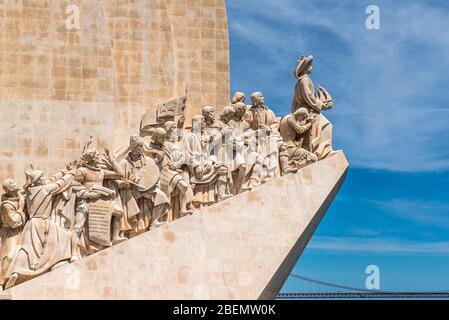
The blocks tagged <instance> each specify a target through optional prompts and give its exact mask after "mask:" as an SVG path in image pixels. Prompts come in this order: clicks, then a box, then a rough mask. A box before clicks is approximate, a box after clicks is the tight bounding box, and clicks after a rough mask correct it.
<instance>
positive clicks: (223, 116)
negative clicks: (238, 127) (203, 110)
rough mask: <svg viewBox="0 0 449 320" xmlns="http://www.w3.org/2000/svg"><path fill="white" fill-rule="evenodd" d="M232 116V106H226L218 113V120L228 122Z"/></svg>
mask: <svg viewBox="0 0 449 320" xmlns="http://www.w3.org/2000/svg"><path fill="white" fill-rule="evenodd" d="M233 117H234V108H233V107H231V106H226V107H224V108H223V110H222V111H221V113H220V120H221V121H223V122H224V123H228V122H229V121H231V119H232V118H233Z"/></svg>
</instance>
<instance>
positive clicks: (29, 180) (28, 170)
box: [24, 165, 50, 189]
mask: <svg viewBox="0 0 449 320" xmlns="http://www.w3.org/2000/svg"><path fill="white" fill-rule="evenodd" d="M25 176H26V184H25V186H24V189H27V188H29V187H32V186H44V185H46V184H48V183H50V179H48V178H47V177H46V176H45V175H44V171H42V170H35V169H34V168H33V166H32V165H28V166H26V167H25Z"/></svg>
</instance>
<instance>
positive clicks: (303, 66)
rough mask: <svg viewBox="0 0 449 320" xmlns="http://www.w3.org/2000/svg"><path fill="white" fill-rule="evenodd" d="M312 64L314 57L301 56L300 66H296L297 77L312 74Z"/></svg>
mask: <svg viewBox="0 0 449 320" xmlns="http://www.w3.org/2000/svg"><path fill="white" fill-rule="evenodd" d="M312 63H313V56H312V55H310V56H307V57H305V56H301V57H300V58H299V59H298V64H297V65H296V69H295V77H296V78H299V77H301V76H303V75H305V74H311V73H312V70H313V67H312Z"/></svg>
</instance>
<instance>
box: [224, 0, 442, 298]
mask: <svg viewBox="0 0 449 320" xmlns="http://www.w3.org/2000/svg"><path fill="white" fill-rule="evenodd" d="M226 2H227V7H228V17H229V30H230V47H231V89H232V91H243V92H246V93H247V95H249V94H250V93H251V92H253V91H259V90H260V91H262V92H263V93H264V94H265V97H266V102H267V105H269V106H270V107H271V108H272V109H273V110H275V111H276V112H277V113H278V114H279V115H282V114H285V113H288V112H289V109H290V105H291V99H292V94H293V87H294V85H295V79H294V77H293V69H294V67H295V64H296V60H297V58H298V57H299V56H300V55H302V54H304V55H307V54H313V55H314V57H315V62H314V72H313V74H312V78H313V80H314V81H315V84H321V85H323V86H325V87H326V88H327V89H328V90H329V92H330V93H331V94H332V96H333V97H334V99H335V100H336V105H335V107H334V109H333V110H331V111H330V112H328V113H326V116H327V117H328V118H329V119H330V120H331V121H332V122H333V123H334V147H335V148H336V149H343V150H344V151H345V153H346V156H347V158H348V160H349V162H350V167H351V168H350V171H349V174H348V177H347V180H346V183H345V185H344V186H343V188H342V190H341V191H340V193H339V195H338V197H337V199H336V200H335V201H334V203H333V205H332V207H331V208H330V209H329V211H328V213H327V215H326V216H325V218H324V219H323V221H322V223H321V224H320V226H319V228H318V230H317V232H316V233H315V235H314V237H313V239H312V240H311V242H310V243H309V246H308V248H307V249H306V250H305V252H304V254H303V256H302V257H301V259H300V261H299V262H298V264H297V265H296V267H295V273H298V274H301V275H304V276H308V277H312V278H316V279H320V280H324V281H330V282H336V283H340V284H345V285H351V286H357V287H363V286H364V283H365V278H366V275H365V273H364V272H365V268H366V266H368V265H371V264H375V265H378V266H379V267H380V271H381V289H383V290H449V148H448V147H447V141H449V128H448V127H449V54H448V52H449V35H448V30H449V5H448V4H447V2H446V1H443V0H441V1H417V0H415V1H410V0H404V1H383V0H382V1H381V0H374V1H363V0H352V1H349V0H339V1H334V0H316V1H305V0H276V1H272V0H257V1H256V0H227V1H226ZM370 4H374V5H377V6H378V7H379V8H380V19H381V20H380V23H381V28H380V30H368V29H367V28H366V27H365V20H366V18H367V16H368V15H367V14H366V13H365V9H366V7H367V6H368V5H370ZM293 285H294V284H293V283H292V282H287V284H286V287H285V289H286V290H288V289H292V288H293Z"/></svg>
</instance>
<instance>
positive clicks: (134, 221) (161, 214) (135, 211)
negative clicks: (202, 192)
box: [116, 129, 170, 236]
mask: <svg viewBox="0 0 449 320" xmlns="http://www.w3.org/2000/svg"><path fill="white" fill-rule="evenodd" d="M157 130H158V129H156V130H155V132H156V131H157ZM153 134H154V133H153ZM119 166H120V170H121V174H122V179H120V180H118V181H117V182H116V184H117V187H118V190H119V195H120V197H119V198H120V201H121V205H122V208H123V211H124V215H123V217H122V219H121V233H122V236H124V235H127V236H133V235H136V234H139V233H142V232H144V231H147V230H149V229H150V228H152V227H158V226H160V225H162V224H164V220H165V219H166V215H167V210H168V208H169V206H170V202H169V199H168V198H167V196H166V195H165V194H164V192H162V190H161V189H160V188H159V179H160V170H159V168H158V166H157V165H156V163H155V162H154V160H153V159H152V158H150V157H148V156H146V155H145V142H144V140H143V138H141V137H140V136H138V135H132V136H131V137H130V146H129V152H128V154H127V155H126V157H125V158H124V159H122V160H121V161H120V163H119Z"/></svg>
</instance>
